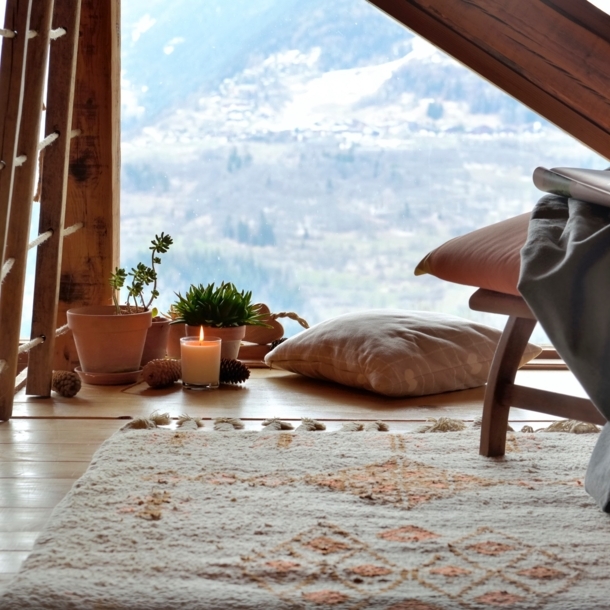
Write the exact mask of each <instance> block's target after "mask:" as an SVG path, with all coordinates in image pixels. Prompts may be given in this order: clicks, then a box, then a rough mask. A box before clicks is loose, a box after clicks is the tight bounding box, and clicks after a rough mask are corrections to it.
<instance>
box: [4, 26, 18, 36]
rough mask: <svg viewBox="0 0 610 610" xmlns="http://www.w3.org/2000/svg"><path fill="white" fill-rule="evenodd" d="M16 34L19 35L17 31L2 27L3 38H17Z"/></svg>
mask: <svg viewBox="0 0 610 610" xmlns="http://www.w3.org/2000/svg"><path fill="white" fill-rule="evenodd" d="M16 35H17V32H14V31H13V30H7V29H6V28H0V36H2V38H15V36H16Z"/></svg>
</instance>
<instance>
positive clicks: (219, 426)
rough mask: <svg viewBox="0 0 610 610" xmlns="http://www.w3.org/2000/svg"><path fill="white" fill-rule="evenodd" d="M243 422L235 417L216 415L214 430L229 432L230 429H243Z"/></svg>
mask: <svg viewBox="0 0 610 610" xmlns="http://www.w3.org/2000/svg"><path fill="white" fill-rule="evenodd" d="M243 429H244V422H243V421H241V419H238V418H236V417H217V418H216V419H215V420H214V430H216V431H217V432H231V431H232V430H243Z"/></svg>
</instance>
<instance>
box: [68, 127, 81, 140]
mask: <svg viewBox="0 0 610 610" xmlns="http://www.w3.org/2000/svg"><path fill="white" fill-rule="evenodd" d="M81 133H83V132H82V131H81V130H80V129H73V130H72V131H71V132H70V137H71V138H76V137H78V136H80V134H81Z"/></svg>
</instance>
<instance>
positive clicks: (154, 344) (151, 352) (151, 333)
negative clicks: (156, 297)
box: [140, 316, 170, 366]
mask: <svg viewBox="0 0 610 610" xmlns="http://www.w3.org/2000/svg"><path fill="white" fill-rule="evenodd" d="M169 329H170V326H169V320H168V319H167V318H163V317H161V316H157V317H156V318H153V320H152V324H151V326H150V328H149V329H148V332H147V333H146V342H145V343H144V351H143V353H142V361H141V362H140V366H144V365H145V364H146V363H147V362H150V361H151V360H156V359H158V358H165V356H166V355H167V338H168V335H169Z"/></svg>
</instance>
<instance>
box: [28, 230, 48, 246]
mask: <svg viewBox="0 0 610 610" xmlns="http://www.w3.org/2000/svg"><path fill="white" fill-rule="evenodd" d="M51 235H53V230H52V229H49V230H48V231H45V232H44V233H41V234H40V235H39V236H38V237H37V238H36V239H33V240H32V241H31V242H30V243H29V244H28V250H31V249H32V248H36V247H38V246H40V244H43V243H44V242H45V241H47V239H49V237H51Z"/></svg>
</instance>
